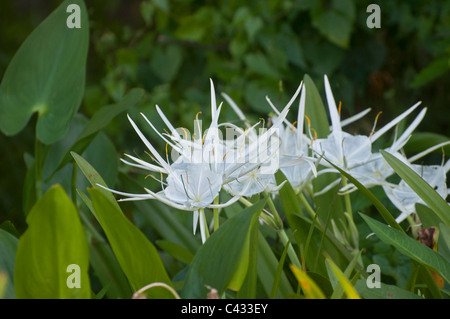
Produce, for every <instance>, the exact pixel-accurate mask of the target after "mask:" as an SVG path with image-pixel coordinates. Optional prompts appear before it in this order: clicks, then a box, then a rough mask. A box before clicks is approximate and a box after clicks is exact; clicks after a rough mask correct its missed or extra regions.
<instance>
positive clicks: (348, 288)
mask: <svg viewBox="0 0 450 319" xmlns="http://www.w3.org/2000/svg"><path fill="white" fill-rule="evenodd" d="M326 263H327V267H329V268H330V270H331V272H332V273H333V274H334V275H335V276H336V277H337V280H338V281H339V284H340V287H342V290H344V292H345V294H346V295H347V297H348V298H349V299H361V297H360V296H359V295H358V293H357V292H356V290H355V288H354V287H353V285H352V284H351V283H350V281H349V280H348V279H347V277H346V276H345V275H344V273H343V272H342V271H341V270H340V269H339V267H338V266H336V264H335V263H334V262H333V261H332V260H331V259H329V258H327V259H326ZM335 289H336V288H335Z"/></svg>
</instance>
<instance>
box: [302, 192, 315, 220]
mask: <svg viewBox="0 0 450 319" xmlns="http://www.w3.org/2000/svg"><path fill="white" fill-rule="evenodd" d="M298 199H299V200H300V203H301V204H302V205H303V207H305V209H306V211H307V212H308V214H309V215H310V216H311V218H313V219H314V218H315V217H316V212H315V211H314V209H313V208H312V207H311V205H310V204H309V202H308V200H307V199H306V197H305V195H304V194H303V193H302V192H300V193H298Z"/></svg>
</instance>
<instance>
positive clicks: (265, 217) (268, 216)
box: [239, 197, 278, 229]
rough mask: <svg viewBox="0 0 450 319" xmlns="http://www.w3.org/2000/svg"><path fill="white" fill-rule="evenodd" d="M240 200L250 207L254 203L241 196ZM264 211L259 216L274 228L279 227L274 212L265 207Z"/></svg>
mask: <svg viewBox="0 0 450 319" xmlns="http://www.w3.org/2000/svg"><path fill="white" fill-rule="evenodd" d="M239 201H240V202H241V203H242V204H244V205H245V207H250V206H252V205H253V203H252V202H250V201H249V200H248V199H246V198H244V197H241V198H240V199H239ZM262 212H263V213H262V214H260V215H259V218H261V219H262V220H263V221H264V222H265V223H266V224H267V225H269V226H270V227H272V228H273V229H278V225H277V224H276V222H275V220H274V218H273V216H272V214H270V213H269V212H268V211H266V210H265V209H263V211H262Z"/></svg>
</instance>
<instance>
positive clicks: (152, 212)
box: [121, 175, 201, 254]
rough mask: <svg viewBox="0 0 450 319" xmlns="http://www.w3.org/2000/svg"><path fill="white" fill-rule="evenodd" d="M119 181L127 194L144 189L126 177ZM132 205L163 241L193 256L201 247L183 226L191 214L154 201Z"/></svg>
mask: <svg viewBox="0 0 450 319" xmlns="http://www.w3.org/2000/svg"><path fill="white" fill-rule="evenodd" d="M121 180H122V181H124V183H123V185H124V186H123V187H124V188H123V189H126V191H127V192H129V193H139V192H142V191H143V189H144V188H143V187H144V185H140V184H139V183H138V181H136V180H134V179H132V178H130V177H129V176H128V175H122V176H121ZM134 205H135V207H136V208H137V209H138V212H139V213H140V214H142V215H143V217H144V218H145V220H146V222H147V223H149V224H150V225H152V226H153V228H154V229H155V231H156V232H157V233H158V234H159V235H160V236H161V237H162V238H163V239H165V240H168V241H171V242H173V243H175V244H178V245H180V246H182V247H184V248H186V249H187V250H189V251H190V252H191V253H193V254H194V253H195V252H196V251H197V249H198V248H199V247H200V246H201V242H200V240H199V239H198V238H196V237H195V236H194V235H193V234H192V228H191V227H189V228H188V227H186V226H185V225H184V224H183V221H184V220H186V218H188V219H190V220H191V219H192V218H191V217H190V216H192V214H190V213H188V212H185V211H178V210H175V209H173V208H170V207H168V206H167V205H165V204H163V203H160V202H158V201H154V200H146V201H135V202H134Z"/></svg>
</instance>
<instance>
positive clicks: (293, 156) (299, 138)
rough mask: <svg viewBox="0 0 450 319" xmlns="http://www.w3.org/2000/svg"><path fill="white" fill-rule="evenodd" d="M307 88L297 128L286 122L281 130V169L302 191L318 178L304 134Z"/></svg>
mask: <svg viewBox="0 0 450 319" xmlns="http://www.w3.org/2000/svg"><path fill="white" fill-rule="evenodd" d="M305 90H306V89H305V87H304V86H303V87H302V91H301V95H300V103H299V109H298V113H297V121H296V122H295V123H297V127H295V123H293V124H291V123H289V122H288V121H287V120H285V121H284V122H285V125H284V126H283V128H282V129H281V130H280V132H281V133H280V135H279V137H280V139H281V147H280V169H281V171H282V172H283V174H284V175H285V176H286V179H287V180H288V181H289V183H290V184H291V186H292V187H293V188H294V189H296V190H300V189H302V188H303V187H304V186H305V185H306V184H307V183H308V182H310V181H311V180H312V178H313V176H317V169H316V166H315V161H316V160H315V159H314V158H311V157H309V156H308V152H309V147H308V145H309V144H310V140H309V138H307V137H306V135H305V134H304V133H303V123H304V117H305V100H306V93H305ZM266 99H267V101H268V102H269V104H270V106H271V107H272V109H273V110H274V111H275V113H276V114H279V112H278V110H277V109H276V107H275V106H274V105H273V103H272V102H271V101H270V100H269V99H268V98H266Z"/></svg>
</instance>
